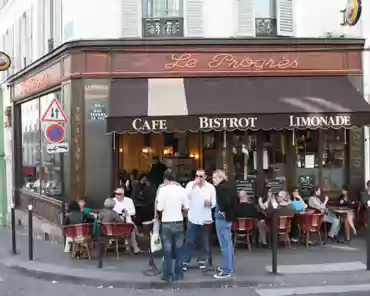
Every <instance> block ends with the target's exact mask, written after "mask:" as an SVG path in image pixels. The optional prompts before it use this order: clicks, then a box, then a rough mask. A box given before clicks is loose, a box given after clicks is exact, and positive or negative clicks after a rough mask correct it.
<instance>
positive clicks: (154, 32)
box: [142, 0, 184, 37]
mask: <svg viewBox="0 0 370 296" xmlns="http://www.w3.org/2000/svg"><path fill="white" fill-rule="evenodd" d="M142 1H143V5H142V7H143V37H183V36H184V17H183V0H142Z"/></svg>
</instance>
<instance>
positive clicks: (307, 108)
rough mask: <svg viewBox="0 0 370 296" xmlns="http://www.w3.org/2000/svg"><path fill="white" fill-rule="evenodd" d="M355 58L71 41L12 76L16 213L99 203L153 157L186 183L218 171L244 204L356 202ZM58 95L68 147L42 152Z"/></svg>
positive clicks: (323, 48)
mask: <svg viewBox="0 0 370 296" xmlns="http://www.w3.org/2000/svg"><path fill="white" fill-rule="evenodd" d="M363 48H364V40H360V39H344V38H341V39H335V38H331V39H230V40H226V39H225V40H209V39H201V40H193V39H189V40H188V39H179V40H172V39H171V40H151V39H150V40H144V39H142V40H99V41H98V40H96V41H93V40H90V41H73V42H69V43H66V44H64V45H62V46H61V47H59V48H57V49H56V50H54V51H53V52H51V53H50V54H48V55H47V56H45V57H43V58H42V59H40V60H39V61H37V62H35V63H34V64H32V65H30V66H29V67H27V68H26V69H24V70H22V71H21V72H19V73H17V74H16V75H14V76H13V77H11V78H10V80H9V83H10V87H11V90H12V101H13V110H14V114H13V117H14V120H13V122H14V149H15V151H14V152H15V154H14V155H15V168H14V169H15V176H16V177H17V178H16V182H15V185H14V186H15V188H14V189H15V195H16V201H17V205H18V206H20V207H22V206H23V207H24V206H25V205H26V204H28V202H29V200H44V199H50V200H54V199H55V200H60V199H65V200H69V199H74V198H76V197H78V196H86V197H88V199H89V202H90V203H92V204H93V205H96V206H97V207H98V206H101V205H102V202H103V201H104V199H105V198H106V197H107V196H110V194H111V192H112V191H113V189H114V188H115V187H116V186H119V185H122V183H123V182H124V180H125V178H126V176H127V174H128V173H130V172H131V171H132V170H137V171H138V172H139V173H146V172H148V171H149V170H150V166H151V163H152V157H153V156H159V158H160V159H161V161H162V162H163V163H164V164H166V165H167V166H168V167H172V168H173V169H174V170H175V171H176V172H177V175H178V177H179V179H180V181H181V182H184V183H186V182H187V181H188V180H190V179H191V178H193V174H194V170H195V169H196V168H198V167H202V168H204V169H205V170H206V172H207V173H208V175H211V173H212V171H213V170H214V169H216V168H223V169H225V170H226V171H227V174H228V176H229V178H230V179H231V180H234V181H236V183H237V186H238V188H239V189H245V190H247V191H248V194H249V195H251V196H253V197H257V196H260V195H262V194H263V190H264V187H265V186H266V185H270V186H272V187H273V190H274V191H275V192H277V191H278V190H280V189H282V188H284V186H285V187H287V188H291V187H293V186H299V188H300V190H301V194H302V195H303V196H305V197H308V195H309V192H310V190H311V188H312V187H313V186H314V185H320V186H321V187H322V189H323V190H324V192H325V193H326V194H328V195H329V196H331V197H333V198H335V197H337V196H338V195H339V193H340V188H341V186H343V185H344V184H347V185H349V186H350V187H351V190H352V191H353V192H355V193H357V192H358V191H359V190H361V189H362V188H363V186H364V165H365V164H364V160H363V159H364V137H363V128H362V127H363V126H365V125H367V124H369V123H370V106H369V104H367V102H366V101H365V100H364V99H363V96H362V88H363V81H362V78H363V76H362V61H361V53H362V50H363ZM55 98H56V99H57V100H58V101H59V103H60V104H61V106H62V108H63V111H64V113H65V115H66V117H67V122H66V123H62V125H63V126H64V128H65V139H64V141H63V143H67V144H68V147H69V150H68V151H67V152H65V153H59V154H58V153H57V154H55V153H52V154H50V153H48V150H47V149H46V147H47V144H49V143H48V140H47V139H46V138H45V129H46V128H47V127H48V123H44V122H42V121H40V120H41V119H42V117H43V114H44V113H45V112H46V111H45V110H47V108H48V106H49V104H50V102H51V101H52V100H53V99H55ZM56 184H58V185H56ZM58 186H59V187H58ZM40 211H42V210H40ZM48 215H49V216H51V215H52V214H50V213H49V214H48Z"/></svg>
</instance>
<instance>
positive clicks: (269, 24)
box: [256, 18, 277, 37]
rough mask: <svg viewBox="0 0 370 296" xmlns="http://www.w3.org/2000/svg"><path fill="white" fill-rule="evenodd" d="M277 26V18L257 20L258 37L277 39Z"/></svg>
mask: <svg viewBox="0 0 370 296" xmlns="http://www.w3.org/2000/svg"><path fill="white" fill-rule="evenodd" d="M276 36H277V25H276V19H275V18H256V37H276Z"/></svg>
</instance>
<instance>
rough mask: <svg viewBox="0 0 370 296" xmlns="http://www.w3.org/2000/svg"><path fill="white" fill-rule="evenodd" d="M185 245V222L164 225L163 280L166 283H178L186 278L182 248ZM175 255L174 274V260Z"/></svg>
mask: <svg viewBox="0 0 370 296" xmlns="http://www.w3.org/2000/svg"><path fill="white" fill-rule="evenodd" d="M183 243H184V225H183V222H182V221H181V222H173V223H171V222H168V223H162V247H163V257H164V262H163V278H164V280H166V281H178V280H182V279H183V278H184V275H183V271H182V247H183ZM173 253H174V255H175V268H174V272H173V266H172V258H173Z"/></svg>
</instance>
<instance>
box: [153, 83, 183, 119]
mask: <svg viewBox="0 0 370 296" xmlns="http://www.w3.org/2000/svg"><path fill="white" fill-rule="evenodd" d="M178 115H188V106H187V104H186V96H185V88H184V80H183V79H182V78H163V79H148V116H178Z"/></svg>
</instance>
